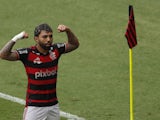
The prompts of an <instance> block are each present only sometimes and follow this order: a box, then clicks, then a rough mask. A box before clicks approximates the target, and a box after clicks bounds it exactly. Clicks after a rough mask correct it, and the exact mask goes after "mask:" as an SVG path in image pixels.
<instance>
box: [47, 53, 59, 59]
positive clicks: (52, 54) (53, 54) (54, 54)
mask: <svg viewBox="0 0 160 120" xmlns="http://www.w3.org/2000/svg"><path fill="white" fill-rule="evenodd" d="M49 57H50V58H51V59H52V60H55V59H56V58H57V57H56V53H55V52H50V55H49Z"/></svg>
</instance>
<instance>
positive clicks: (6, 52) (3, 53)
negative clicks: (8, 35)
mask: <svg viewBox="0 0 160 120" xmlns="http://www.w3.org/2000/svg"><path fill="white" fill-rule="evenodd" d="M23 38H28V34H27V33H25V32H21V33H19V34H18V35H16V36H14V37H13V38H12V39H11V40H10V41H9V42H8V43H7V44H6V45H5V46H4V47H3V48H2V49H1V50H0V58H1V59H5V60H9V61H15V60H18V54H17V52H16V51H14V50H12V48H13V46H14V45H15V43H16V41H17V40H19V39H23Z"/></svg>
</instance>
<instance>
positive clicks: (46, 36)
mask: <svg viewBox="0 0 160 120" xmlns="http://www.w3.org/2000/svg"><path fill="white" fill-rule="evenodd" d="M48 37H49V38H52V37H53V35H43V36H42V38H48Z"/></svg>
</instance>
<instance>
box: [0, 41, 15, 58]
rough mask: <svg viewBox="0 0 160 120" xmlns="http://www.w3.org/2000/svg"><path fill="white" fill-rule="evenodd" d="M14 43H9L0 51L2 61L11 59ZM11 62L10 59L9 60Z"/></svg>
mask: <svg viewBox="0 0 160 120" xmlns="http://www.w3.org/2000/svg"><path fill="white" fill-rule="evenodd" d="M14 44H15V42H13V41H9V42H8V43H7V44H6V45H5V46H4V47H3V48H2V49H1V51H0V57H1V58H2V59H9V58H11V53H12V51H11V50H12V48H13V46H14ZM11 60H12V59H11Z"/></svg>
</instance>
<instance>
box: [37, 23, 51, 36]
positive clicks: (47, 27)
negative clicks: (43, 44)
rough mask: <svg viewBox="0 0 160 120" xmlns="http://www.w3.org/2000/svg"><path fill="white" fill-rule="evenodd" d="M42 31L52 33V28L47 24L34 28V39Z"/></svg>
mask: <svg viewBox="0 0 160 120" xmlns="http://www.w3.org/2000/svg"><path fill="white" fill-rule="evenodd" d="M42 30H43V31H47V32H53V31H52V28H51V27H50V26H49V25H48V24H46V23H43V24H40V25H38V26H37V27H35V30H34V37H38V36H39V34H40V33H41V31H42Z"/></svg>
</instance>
